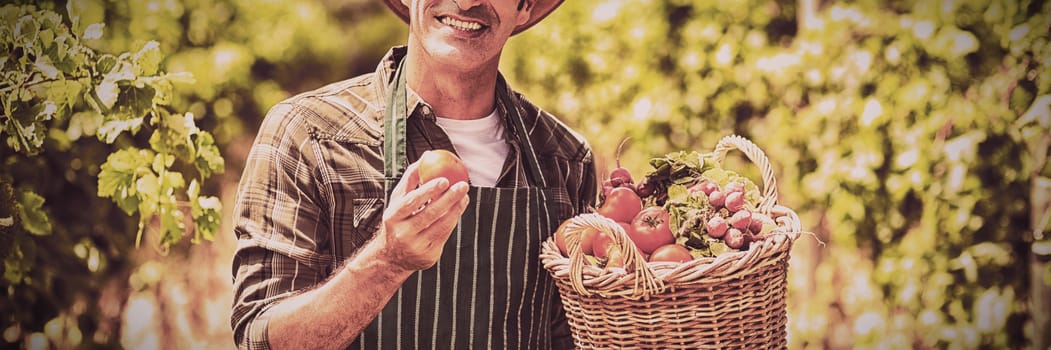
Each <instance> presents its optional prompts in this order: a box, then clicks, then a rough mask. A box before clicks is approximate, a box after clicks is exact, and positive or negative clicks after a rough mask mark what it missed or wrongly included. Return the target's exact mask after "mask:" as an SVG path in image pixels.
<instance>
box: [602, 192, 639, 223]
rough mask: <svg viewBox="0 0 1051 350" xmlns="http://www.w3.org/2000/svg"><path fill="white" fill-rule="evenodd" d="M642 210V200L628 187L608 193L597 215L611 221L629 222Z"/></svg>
mask: <svg viewBox="0 0 1051 350" xmlns="http://www.w3.org/2000/svg"><path fill="white" fill-rule="evenodd" d="M640 210H642V198H639V195H638V194H635V190H633V189H631V188H630V187H617V188H614V189H612V190H610V191H609V195H607V196H606V200H605V201H604V202H603V203H602V206H601V207H599V208H598V213H599V214H600V215H602V216H605V217H607V218H610V219H613V221H622V222H630V221H631V219H632V218H634V217H635V214H638V213H639V211H640Z"/></svg>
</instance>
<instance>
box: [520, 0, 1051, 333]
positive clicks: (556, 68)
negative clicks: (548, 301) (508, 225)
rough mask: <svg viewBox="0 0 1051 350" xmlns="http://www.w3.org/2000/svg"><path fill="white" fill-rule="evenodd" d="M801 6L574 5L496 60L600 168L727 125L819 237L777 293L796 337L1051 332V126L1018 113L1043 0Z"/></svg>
mask: <svg viewBox="0 0 1051 350" xmlns="http://www.w3.org/2000/svg"><path fill="white" fill-rule="evenodd" d="M803 3H804V2H797V1H770V0H749V1H714V2H713V1H689V0H669V1H635V0H609V1H602V2H597V3H595V2H572V1H571V2H567V3H566V4H565V5H563V6H562V7H561V8H560V9H559V10H558V12H556V13H554V14H553V15H552V16H551V17H550V18H549V19H548V20H546V21H545V22H544V23H542V24H541V25H539V26H537V27H536V28H535V29H531V30H529V31H528V32H525V33H523V34H522V35H520V37H518V38H515V39H512V41H511V46H510V47H509V49H508V50H506V51H505V55H504V56H503V65H502V67H503V70H504V72H505V73H506V74H508V76H509V80H510V81H511V82H512V84H513V85H515V86H516V87H518V88H519V89H522V90H524V92H525V94H526V96H530V98H531V99H533V100H534V101H535V102H537V103H538V104H540V105H541V106H546V107H547V108H548V109H550V110H552V111H553V112H554V113H555V114H556V115H560V116H562V117H564V118H565V119H566V120H567V121H568V122H569V123H570V124H572V125H576V126H577V127H578V129H579V130H580V131H581V132H582V133H583V134H584V135H585V136H586V137H587V138H588V139H589V140H590V142H591V143H592V146H593V147H594V148H595V150H596V153H597V155H598V156H600V157H601V158H603V159H605V163H604V164H610V162H609V160H610V159H611V158H612V157H613V156H614V152H615V150H616V146H617V143H618V142H619V141H620V140H621V139H622V138H625V137H630V138H631V140H632V141H631V147H629V149H628V151H627V152H625V153H626V154H624V155H622V156H621V163H622V164H627V166H628V167H629V168H631V169H635V171H634V172H635V173H642V172H643V171H644V170H646V169H647V168H648V166H647V165H646V162H647V160H648V159H649V158H650V157H654V156H657V155H661V154H665V153H667V152H671V151H675V150H681V149H688V150H702V151H708V150H710V149H711V148H712V147H714V145H715V143H716V142H717V141H718V140H719V139H720V138H721V137H722V136H724V135H727V134H731V133H736V134H741V135H743V136H745V137H747V138H749V139H751V140H753V141H755V142H756V143H757V144H758V145H759V146H760V147H761V148H763V149H764V150H765V152H766V153H767V155H768V156H769V157H770V158H771V160H772V162H773V163H774V164H776V168H777V171H776V173H777V175H778V185H779V192H780V197H781V200H782V202H783V203H784V204H785V205H787V206H789V207H791V208H794V209H795V210H796V211H798V212H799V213H800V214H801V215H802V217H803V223H804V225H805V227H807V228H808V229H810V230H813V231H815V232H816V233H817V234H818V236H819V237H821V238H822V239H823V240H825V241H826V242H829V243H830V244H829V245H828V246H827V247H825V248H819V250H818V252H817V253H818V254H819V255H818V256H817V259H819V262H818V263H816V266H815V267H814V268H813V269H809V270H808V269H806V266H793V270H792V271H793V272H792V273H794V274H797V275H798V274H800V273H802V274H807V275H809V276H806V277H812V278H813V280H810V281H808V282H806V283H802V284H797V283H793V284H792V288H791V289H790V300H789V301H788V304H789V308H790V314H789V324H790V329H789V334H790V342H791V344H790V345H791V346H792V347H793V348H810V347H814V348H822V347H851V346H858V347H863V348H867V347H873V348H912V347H917V346H918V347H939V348H941V347H947V348H964V349H969V348H978V347H990V346H991V347H996V348H1007V347H1010V348H1018V347H1022V346H1025V345H1026V343H1025V342H1026V339H1033V337H1034V336H1035V335H1037V334H1039V333H1036V332H1046V331H1047V330H1046V329H1044V330H1035V329H1034V328H1033V326H1032V323H1031V318H1030V315H1029V313H1028V312H1029V310H1028V308H1029V305H1028V299H1027V298H1028V293H1029V284H1030V276H1029V274H1028V270H1027V265H1026V264H1027V259H1028V254H1029V247H1030V245H1031V244H1032V242H1033V237H1032V235H1031V234H1030V232H1031V228H1030V227H1029V219H1028V216H1029V214H1030V213H1029V208H1030V206H1029V189H1030V185H1031V180H1032V179H1033V178H1034V176H1037V175H1043V176H1048V175H1051V168H1048V167H1046V164H1036V161H1035V160H1034V159H1035V157H1033V150H1032V149H1031V147H1030V144H1031V141H1032V140H1033V139H1035V138H1038V137H1040V135H1047V134H1048V133H1049V132H1051V126H1049V125H1048V120H1047V119H1048V117H1047V116H1046V115H1044V116H1042V117H1038V118H1035V119H1034V120H1022V119H1020V116H1021V115H1023V113H1024V112H1026V110H1027V109H1028V108H1029V107H1030V105H1031V104H1033V101H1034V100H1035V99H1036V98H1037V97H1038V96H1046V95H1048V94H1049V93H1051V91H1049V90H1051V69H1048V66H1049V64H1051V61H1049V60H1051V42H1049V39H1048V37H1049V35H1048V33H1049V29H1051V24H1049V22H1048V16H1047V14H1048V13H1051V4H1048V3H1046V2H1040V1H1032V2H1031V1H1018V2H1013V3H1012V2H1005V1H918V2H908V1H891V2H886V1H852V2H835V1H824V2H820V1H814V2H813V3H814V4H818V5H820V6H819V10H818V11H816V12H815V16H813V17H812V18H810V19H807V20H802V21H801V20H800V16H799V9H800V8H802V6H800V5H801V4H803ZM537 47H544V48H545V49H544V50H543V51H542V52H537V51H536V50H535V48H537ZM1044 108H1045V109H1046V107H1044ZM1045 114H1046V112H1045ZM1044 147H1046V145H1045V146H1044ZM741 159H742V160H739V161H738V162H737V163H736V164H735V165H731V167H732V168H735V169H740V170H742V171H745V172H746V173H748V172H751V174H752V176H753V178H758V175H757V174H756V171H755V169H754V167H749V165H748V164H746V163H744V161H743V158H741ZM731 164H733V163H731ZM604 168H605V169H607V170H608V169H612V168H613V167H612V166H605V167H604ZM600 172H601V170H600ZM804 243H806V242H804ZM790 277H792V276H790ZM793 281H795V279H793Z"/></svg>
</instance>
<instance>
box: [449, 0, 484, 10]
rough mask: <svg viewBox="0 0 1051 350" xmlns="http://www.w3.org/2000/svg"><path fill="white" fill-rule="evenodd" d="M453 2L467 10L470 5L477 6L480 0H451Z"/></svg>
mask: <svg viewBox="0 0 1051 350" xmlns="http://www.w3.org/2000/svg"><path fill="white" fill-rule="evenodd" d="M453 2H454V3H456V6H457V7H459V8H460V9H461V10H469V9H470V8H472V7H475V6H478V3H480V2H481V1H480V0H453Z"/></svg>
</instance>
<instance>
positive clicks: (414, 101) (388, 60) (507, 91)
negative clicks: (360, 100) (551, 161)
mask: <svg viewBox="0 0 1051 350" xmlns="http://www.w3.org/2000/svg"><path fill="white" fill-rule="evenodd" d="M407 53H408V48H407V47H405V46H404V45H402V46H395V47H393V48H391V49H390V50H388V51H387V54H386V55H384V56H383V59H382V60H381V61H380V64H379V65H378V66H377V67H376V76H377V77H380V79H381V80H380V81H381V84H376V85H377V88H378V89H379V90H378V92H379V96H387V90H388V89H389V88H390V84H392V83H393V82H394V72H395V70H397V69H398V63H399V62H401V60H403V59H405V55H406V54H407ZM407 92H408V94H406V99H407V100H406V101H405V107H406V108H408V109H409V110H410V111H412V112H411V113H409V117H408V118H413V117H415V116H419V117H422V118H424V119H428V120H434V117H435V115H434V110H433V109H432V107H431V106H430V105H428V104H427V102H426V101H423V100H422V99H420V96H419V95H417V94H416V92H415V91H412V89H407ZM496 94H497V98H496V108H497V110H498V111H499V112H500V114H501V115H503V116H504V120H505V121H507V122H510V120H509V119H508V118H510V117H511V115H512V114H511V113H508V110H509V109H511V108H514V109H517V110H521V109H520V108H519V106H518V105H517V104H518V103H519V101H518V99H516V98H514V97H515V95H514V92H513V91H512V90H511V87H510V86H509V85H508V84H507V81H506V80H504V76H503V74H502V73H499V72H497V77H496ZM501 95H502V96H503V97H510V98H507V99H504V98H501ZM505 100H507V101H511V103H512V104H513V105H512V106H505V105H504V101H505ZM385 108H386V107H385ZM507 126H510V125H509V124H507Z"/></svg>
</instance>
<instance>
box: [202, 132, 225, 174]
mask: <svg viewBox="0 0 1051 350" xmlns="http://www.w3.org/2000/svg"><path fill="white" fill-rule="evenodd" d="M195 144H196V148H197V158H196V160H195V161H194V166H195V167H196V168H197V171H198V172H200V173H201V177H203V178H208V177H210V176H212V174H220V173H222V172H223V171H224V170H225V167H226V163H225V161H224V160H223V156H222V155H220V154H219V147H216V146H215V139H213V138H212V134H211V133H209V132H207V131H201V132H200V133H198V135H197V139H196V141H195Z"/></svg>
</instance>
